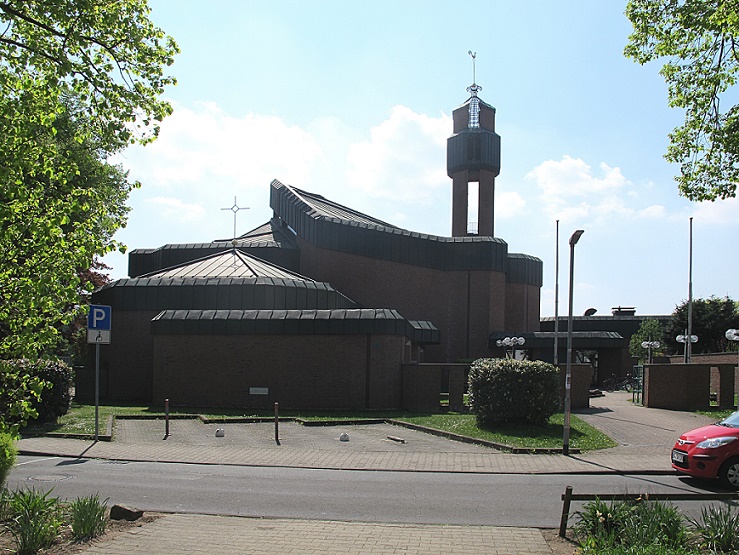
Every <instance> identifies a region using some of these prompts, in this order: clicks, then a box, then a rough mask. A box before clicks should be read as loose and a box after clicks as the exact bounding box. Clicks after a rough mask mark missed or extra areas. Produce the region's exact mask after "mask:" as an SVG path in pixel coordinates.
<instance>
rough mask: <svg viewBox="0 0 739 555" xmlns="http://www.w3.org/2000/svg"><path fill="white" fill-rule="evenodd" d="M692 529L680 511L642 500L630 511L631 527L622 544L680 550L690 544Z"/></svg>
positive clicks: (625, 530)
mask: <svg viewBox="0 0 739 555" xmlns="http://www.w3.org/2000/svg"><path fill="white" fill-rule="evenodd" d="M689 537H690V536H689V534H688V530H687V528H686V526H685V521H684V520H683V517H682V515H681V514H680V512H679V511H678V510H677V509H676V508H675V507H674V506H672V505H669V504H667V503H663V502H661V501H639V502H636V503H635V504H633V505H632V506H631V508H630V515H629V519H628V526H626V527H625V528H624V530H622V532H621V538H620V541H621V543H623V544H625V545H628V546H640V545H642V546H643V545H660V546H663V547H670V548H679V547H684V546H686V545H687V543H688V540H689Z"/></svg>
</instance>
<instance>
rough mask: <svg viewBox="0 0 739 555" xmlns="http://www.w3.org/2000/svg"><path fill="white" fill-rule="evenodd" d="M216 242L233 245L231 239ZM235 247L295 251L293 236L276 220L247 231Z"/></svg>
mask: <svg viewBox="0 0 739 555" xmlns="http://www.w3.org/2000/svg"><path fill="white" fill-rule="evenodd" d="M216 242H217V243H219V242H228V243H229V244H233V240H231V239H216ZM236 246H237V247H239V248H243V247H252V248H253V247H260V248H265V247H272V248H274V247H279V248H284V249H297V248H298V246H297V244H295V236H294V235H293V233H292V232H290V230H288V229H286V228H284V227H283V226H281V225H280V222H279V220H278V219H277V218H272V219H271V220H270V221H268V222H266V223H264V224H262V225H260V226H259V227H257V228H254V229H252V230H251V231H247V232H246V233H244V234H243V235H242V236H240V237H237V238H236Z"/></svg>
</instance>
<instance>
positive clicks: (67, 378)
mask: <svg viewBox="0 0 739 555" xmlns="http://www.w3.org/2000/svg"><path fill="white" fill-rule="evenodd" d="M31 374H32V375H34V376H37V377H39V378H41V379H42V380H44V381H45V382H48V383H49V384H51V385H50V387H46V388H44V390H43V391H42V392H41V400H40V401H39V402H38V403H37V404H35V408H36V410H37V411H38V421H39V422H53V421H55V420H56V419H57V418H59V417H60V416H63V415H65V414H67V412H68V411H69V407H70V406H71V405H72V386H73V385H74V370H73V369H72V367H71V366H69V365H68V364H66V363H64V362H62V361H60V360H39V361H36V362H35V363H34V364H33V371H32V372H31Z"/></svg>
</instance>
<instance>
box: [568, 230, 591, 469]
mask: <svg viewBox="0 0 739 555" xmlns="http://www.w3.org/2000/svg"><path fill="white" fill-rule="evenodd" d="M583 233H585V230H584V229H578V230H577V231H575V233H573V234H572V236H571V237H570V307H569V312H568V314H567V371H566V374H565V415H564V431H563V432H562V454H564V455H569V454H570V412H571V410H572V395H571V389H572V293H573V291H574V275H575V245H577V242H578V241H579V240H580V237H582V234H583Z"/></svg>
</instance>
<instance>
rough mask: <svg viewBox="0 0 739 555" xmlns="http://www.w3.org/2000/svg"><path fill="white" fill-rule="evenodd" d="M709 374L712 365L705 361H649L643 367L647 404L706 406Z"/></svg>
mask: <svg viewBox="0 0 739 555" xmlns="http://www.w3.org/2000/svg"><path fill="white" fill-rule="evenodd" d="M710 376H711V370H710V366H709V365H705V364H648V365H646V366H645V367H644V393H643V399H644V406H645V407H654V408H660V409H672V410H687V411H695V410H699V409H707V408H708V406H709V392H710V380H711V377H710Z"/></svg>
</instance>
